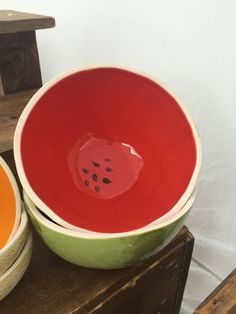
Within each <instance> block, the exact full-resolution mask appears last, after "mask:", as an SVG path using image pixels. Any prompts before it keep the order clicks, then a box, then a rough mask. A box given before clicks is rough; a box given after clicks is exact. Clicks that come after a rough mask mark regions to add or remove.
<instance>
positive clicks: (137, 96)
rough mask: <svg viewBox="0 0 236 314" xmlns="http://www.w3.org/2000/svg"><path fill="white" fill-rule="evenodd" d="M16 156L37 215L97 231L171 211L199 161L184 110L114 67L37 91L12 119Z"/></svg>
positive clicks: (183, 197) (187, 190)
mask: <svg viewBox="0 0 236 314" xmlns="http://www.w3.org/2000/svg"><path fill="white" fill-rule="evenodd" d="M14 154H15V160H16V165H17V170H18V173H19V177H20V180H21V182H22V185H23V187H24V189H25V191H26V192H27V193H28V195H29V196H30V198H31V199H32V200H33V202H34V203H35V204H36V205H37V206H38V208H39V209H40V210H42V211H43V212H44V213H45V214H46V215H48V216H49V217H50V218H51V219H53V220H54V221H56V222H57V223H59V224H61V225H62V226H64V227H67V228H70V229H75V230H76V229H77V228H78V227H79V228H83V229H87V230H91V231H96V232H103V233H118V232H126V231H130V230H135V229H138V228H142V227H144V226H147V225H148V224H150V223H153V222H156V221H158V219H159V218H160V217H163V216H165V215H168V214H169V213H170V212H171V211H174V212H177V211H178V210H179V209H180V208H181V207H182V206H183V205H184V204H185V202H186V201H187V200H188V198H189V197H190V195H191V193H192V191H193V189H194V187H195V184H196V179H197V176H198V172H199V168H200V162H201V151H200V143H199V138H198V135H197V132H196V129H195V127H194V125H193V122H192V120H191V118H190V117H189V115H188V114H187V113H186V110H185V109H184V108H183V106H182V105H181V104H180V103H179V102H178V101H177V100H176V99H175V98H174V97H173V96H172V95H171V94H170V93H169V92H168V91H167V90H166V89H165V88H163V87H162V86H161V85H160V84H159V83H157V82H156V81H154V80H152V79H150V78H148V77H146V76H143V75H140V74H137V73H134V72H131V71H128V70H125V69H118V68H114V67H109V68H104V67H103V68H102V67H98V68H87V69H82V70H81V71H78V70H76V71H72V72H70V73H66V74H63V75H61V76H59V77H58V78H56V79H54V80H52V81H51V82H49V83H48V84H46V85H45V86H44V87H43V88H42V89H40V91H39V92H38V93H36V94H35V96H34V97H33V98H32V99H31V101H30V102H29V104H28V105H27V107H26V109H25V110H24V112H23V114H22V116H21V118H20V120H19V123H18V125H17V129H16V133H15V139H14Z"/></svg>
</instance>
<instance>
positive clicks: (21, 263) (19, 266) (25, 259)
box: [0, 233, 33, 301]
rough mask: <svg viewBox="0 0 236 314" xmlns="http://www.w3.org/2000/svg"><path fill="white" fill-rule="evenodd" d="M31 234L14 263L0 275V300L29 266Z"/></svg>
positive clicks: (13, 286)
mask: <svg viewBox="0 0 236 314" xmlns="http://www.w3.org/2000/svg"><path fill="white" fill-rule="evenodd" d="M32 243H33V242H32V234H31V233H30V234H29V235H28V238H27V241H26V243H25V246H24V249H23V251H22V252H21V254H20V256H19V257H18V258H17V260H16V261H15V263H14V264H13V265H12V266H11V267H10V268H9V269H8V270H7V271H6V272H5V273H4V274H3V275H1V276H0V301H1V300H2V299H3V298H5V297H6V296H7V295H8V294H9V293H10V292H11V291H12V290H13V289H14V288H15V286H16V285H17V284H18V282H19V281H20V279H21V278H22V276H23V275H24V273H25V271H26V269H27V268H28V266H29V262H30V258H31V255H32Z"/></svg>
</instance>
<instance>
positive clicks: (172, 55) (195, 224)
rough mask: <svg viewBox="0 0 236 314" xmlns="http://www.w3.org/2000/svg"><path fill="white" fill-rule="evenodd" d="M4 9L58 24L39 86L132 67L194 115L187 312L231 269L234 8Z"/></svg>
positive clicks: (9, 5)
mask: <svg viewBox="0 0 236 314" xmlns="http://www.w3.org/2000/svg"><path fill="white" fill-rule="evenodd" d="M0 9H15V10H21V11H27V12H33V13H37V12H38V13H42V14H46V15H52V16H54V17H55V18H56V23H57V25H56V28H55V29H50V30H41V31H38V32H37V38H38V46H39V51H40V58H41V67H42V73H43V78H44V81H47V80H48V79H49V78H51V77H53V76H54V75H55V74H57V73H58V72H61V71H63V70H65V69H69V68H71V67H74V66H78V65H82V64H89V63H93V64H94V63H113V64H114V63H115V64H118V65H119V64H121V65H128V66H132V67H135V68H137V69H140V70H145V71H146V72H149V73H150V74H154V75H155V76H157V77H159V78H160V80H162V81H163V82H164V83H165V84H166V85H167V86H169V87H170V88H171V89H172V91H173V92H175V93H176V94H177V95H178V96H179V98H180V99H182V100H183V102H184V103H185V104H186V106H187V108H188V109H189V110H190V112H191V113H192V115H193V117H194V119H195V121H196V124H197V126H198V129H199V132H200V134H201V137H202V143H203V152H204V159H203V167H202V172H201V178H200V184H199V193H198V197H197V200H196V203H195V206H194V210H193V211H192V214H191V217H190V218H189V220H188V226H189V227H190V230H191V231H192V232H193V234H194V236H195V238H196V243H195V250H194V258H195V259H196V263H193V264H192V268H191V273H190V276H189V281H188V285H187V290H186V293H185V299H184V304H183V310H182V311H183V313H190V312H191V311H192V310H193V308H194V307H196V306H197V304H198V303H199V302H200V301H202V299H203V298H204V297H205V296H206V294H208V293H209V292H210V291H211V290H212V289H213V288H214V287H215V286H216V285H217V284H218V283H219V282H220V280H221V279H223V277H225V276H226V275H227V274H228V273H229V272H230V271H231V270H232V269H233V268H234V267H235V264H236V227H235V225H236V212H235V211H236V208H235V207H236V205H235V204H236V146H235V138H236V123H235V120H236V19H235V16H236V1H235V0H208V1H205V0H198V1H193V0H175V1H174V0H153V1H151V0H119V1H117V0H116V1H115V0H100V1H99V0H93V1H92V0H84V1H82V0H70V1H65V0H63V1H62V0H48V1H42V0H41V1H39V0H38V1H17V0H15V1H13V0H0Z"/></svg>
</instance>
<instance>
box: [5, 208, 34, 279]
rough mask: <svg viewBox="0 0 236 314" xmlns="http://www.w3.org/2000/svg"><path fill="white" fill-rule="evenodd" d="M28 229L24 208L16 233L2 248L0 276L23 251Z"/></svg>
mask: <svg viewBox="0 0 236 314" xmlns="http://www.w3.org/2000/svg"><path fill="white" fill-rule="evenodd" d="M22 207H23V205H22ZM28 230H29V226H28V218H27V214H26V212H25V210H24V209H23V211H22V214H21V220H20V225H19V228H18V229H17V231H16V234H15V235H14V237H13V238H12V239H11V241H10V242H8V243H7V245H5V246H4V248H3V249H2V250H0V276H1V275H2V274H3V273H4V272H5V271H6V270H7V269H8V268H9V267H10V266H11V265H12V264H13V262H14V261H15V260H16V259H17V257H18V256H19V255H20V252H21V251H22V249H23V246H24V245H25V242H26V239H27V235H28Z"/></svg>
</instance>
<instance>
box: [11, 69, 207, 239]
mask: <svg viewBox="0 0 236 314" xmlns="http://www.w3.org/2000/svg"><path fill="white" fill-rule="evenodd" d="M99 68H112V69H120V70H124V71H128V72H131V73H134V74H136V75H140V76H143V77H145V78H147V79H149V80H151V81H153V82H154V83H156V84H157V85H159V86H160V87H161V88H163V89H164V90H165V91H166V92H167V93H168V94H169V95H170V96H171V97H172V98H173V99H174V100H175V101H176V102H177V104H178V105H179V107H180V109H181V110H182V112H183V113H184V115H185V117H186V119H187V121H188V123H189V126H190V128H191V131H192V134H193V137H194V141H195V147H196V164H195V167H194V171H193V174H192V177H191V179H190V181H189V183H188V186H187V188H186V190H185V192H184V193H183V194H182V196H181V197H180V199H179V200H178V201H177V203H176V204H175V205H174V206H173V207H172V208H171V209H170V210H169V211H168V212H167V213H166V214H165V215H163V216H161V217H159V218H157V219H155V220H153V221H152V222H150V223H149V224H147V225H145V226H143V227H142V229H146V230H149V229H150V228H151V226H152V225H155V224H156V223H158V221H159V219H161V220H164V219H165V218H166V219H169V218H168V217H169V216H171V215H172V214H176V212H178V211H179V210H180V209H181V208H182V207H183V206H184V204H185V203H186V202H187V201H188V199H189V197H190V195H191V193H192V192H193V190H194V188H195V186H196V183H197V179H198V176H199V172H200V167H201V162H202V147H201V141H200V137H199V134H198V131H197V128H196V126H195V124H194V122H193V119H192V117H191V115H190V113H189V112H188V111H187V110H186V108H185V107H184V105H183V104H182V102H181V101H180V100H179V99H178V98H177V97H176V96H175V95H174V94H173V93H172V92H170V91H169V89H168V88H167V87H166V86H165V85H164V84H163V83H162V82H160V81H159V80H158V79H156V78H155V77H154V76H153V75H149V74H147V73H145V72H144V71H138V70H135V69H133V68H132V67H124V66H120V65H110V64H99V65H86V66H80V67H76V68H73V69H70V70H68V71H64V72H62V73H60V74H58V75H56V76H55V77H53V78H52V79H50V80H49V81H48V82H47V83H46V84H45V85H43V86H42V87H41V88H40V89H39V90H38V91H37V92H36V93H35V94H34V95H33V97H32V98H31V99H30V101H29V102H28V104H27V105H26V107H25V108H24V110H23V112H22V114H21V116H20V118H19V120H18V123H17V126H16V129H15V134H14V140H13V146H14V158H15V163H16V168H17V172H18V175H19V178H20V181H21V183H22V186H23V188H24V190H25V191H26V193H27V194H28V195H29V197H30V199H31V200H32V201H33V203H34V204H35V205H36V206H37V207H38V208H40V210H42V212H44V213H45V214H46V215H47V216H48V217H50V218H51V219H52V220H54V221H55V222H57V223H58V224H60V225H62V226H63V227H65V228H68V229H71V230H76V231H81V230H84V231H90V230H86V229H83V228H80V227H79V226H76V225H73V224H71V223H69V222H67V221H65V220H64V219H62V218H61V217H60V216H59V215H57V214H56V213H55V212H54V211H53V210H52V209H51V208H50V207H48V206H47V205H46V204H45V203H44V202H43V201H42V200H41V199H40V198H39V197H38V195H37V194H36V193H35V192H34V190H33V188H32V187H31V185H30V183H29V181H28V179H27V176H26V174H25V171H24V167H23V162H22V159H21V149H20V147H21V138H22V132H23V129H24V125H25V122H26V121H27V119H28V116H29V115H30V113H31V111H32V109H33V108H34V106H35V105H36V103H37V101H38V100H39V99H40V98H41V97H42V96H43V95H44V94H45V93H46V92H47V91H48V90H49V89H50V88H51V87H53V86H54V85H55V84H57V83H58V82H59V81H61V80H62V79H64V78H66V77H68V76H71V75H73V74H76V73H77V72H81V71H87V70H93V69H99ZM135 230H137V229H134V230H132V231H135ZM90 232H94V231H90ZM95 233H96V232H95ZM122 233H123V232H121V234H122Z"/></svg>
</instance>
